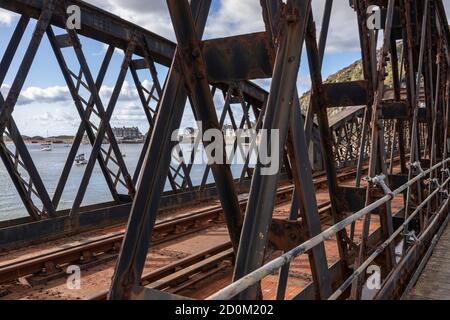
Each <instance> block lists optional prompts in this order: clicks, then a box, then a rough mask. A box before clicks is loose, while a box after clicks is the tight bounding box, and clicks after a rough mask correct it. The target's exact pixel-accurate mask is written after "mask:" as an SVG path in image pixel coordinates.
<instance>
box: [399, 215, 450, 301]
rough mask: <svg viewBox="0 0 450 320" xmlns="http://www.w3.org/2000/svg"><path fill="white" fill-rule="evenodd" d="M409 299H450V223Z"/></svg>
mask: <svg viewBox="0 0 450 320" xmlns="http://www.w3.org/2000/svg"><path fill="white" fill-rule="evenodd" d="M407 299H408V300H450V224H448V225H447V227H446V228H445V230H444V232H443V234H442V236H441V238H440V239H439V241H438V243H437V244H436V247H435V248H434V251H433V253H432V256H431V257H430V259H429V261H428V263H427V265H426V266H425V269H424V270H423V272H422V274H421V275H420V277H419V279H418V281H417V283H416V285H415V286H414V287H413V288H412V289H411V291H410V292H409V294H408V296H407Z"/></svg>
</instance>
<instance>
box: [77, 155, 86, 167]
mask: <svg viewBox="0 0 450 320" xmlns="http://www.w3.org/2000/svg"><path fill="white" fill-rule="evenodd" d="M87 163H88V161H87V160H86V158H85V156H84V154H79V155H78V156H76V158H75V165H76V166H85V165H87Z"/></svg>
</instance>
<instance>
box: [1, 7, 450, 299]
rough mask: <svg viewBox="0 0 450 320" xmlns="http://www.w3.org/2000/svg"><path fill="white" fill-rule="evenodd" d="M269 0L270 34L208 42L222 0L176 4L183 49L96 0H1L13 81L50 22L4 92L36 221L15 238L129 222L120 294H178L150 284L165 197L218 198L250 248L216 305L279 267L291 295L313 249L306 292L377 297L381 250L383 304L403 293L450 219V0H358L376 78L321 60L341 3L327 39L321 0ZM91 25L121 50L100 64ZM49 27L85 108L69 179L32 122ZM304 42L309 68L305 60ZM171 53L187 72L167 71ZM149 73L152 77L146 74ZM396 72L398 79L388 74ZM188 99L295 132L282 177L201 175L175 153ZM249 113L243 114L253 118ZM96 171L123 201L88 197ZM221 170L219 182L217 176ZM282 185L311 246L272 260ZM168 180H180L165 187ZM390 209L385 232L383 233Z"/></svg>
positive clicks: (210, 114)
mask: <svg viewBox="0 0 450 320" xmlns="http://www.w3.org/2000/svg"><path fill="white" fill-rule="evenodd" d="M255 1H257V0H255ZM260 2H261V11H262V15H263V18H264V23H265V30H262V31H261V32H257V33H253V34H245V35H236V36H231V37H227V38H221V39H211V40H207V41H203V40H202V39H203V33H204V30H205V26H206V22H207V20H208V16H209V12H210V7H211V0H191V1H190V2H189V1H188V0H167V5H168V9H169V13H170V16H171V19H172V23H173V26H174V30H175V35H176V39H177V44H174V43H173V42H171V41H169V40H167V39H165V38H163V37H160V36H158V35H156V34H154V33H152V32H150V31H148V30H145V29H143V28H141V27H138V26H136V25H134V24H132V23H130V22H127V21H125V20H123V19H121V18H119V17H117V16H114V15H111V14H110V13H108V12H105V11H103V10H101V9H99V8H96V7H94V6H92V5H89V4H86V3H84V2H82V1H79V0H64V1H56V0H15V1H11V0H0V7H1V8H3V9H6V10H9V11H12V12H15V13H18V14H20V16H21V17H20V19H19V21H18V23H17V26H16V28H15V30H14V33H13V35H12V36H11V39H10V41H9V43H7V44H5V53H4V55H3V57H2V59H1V61H0V85H2V84H3V83H4V81H5V78H6V75H7V74H8V72H11V71H10V67H11V64H12V61H13V59H14V58H15V57H16V54H17V52H18V48H19V46H20V45H23V42H24V34H25V31H26V30H27V28H28V27H29V24H30V21H31V20H36V25H35V26H34V30H33V33H32V35H31V38H30V39H29V41H27V43H26V50H25V53H24V55H23V57H22V58H21V62H20V64H19V68H18V70H17V72H16V74H15V75H14V76H13V79H14V80H13V82H12V84H11V87H10V89H9V92H8V94H7V95H6V96H5V97H4V96H2V95H1V94H0V156H1V159H2V162H3V164H4V167H5V169H6V170H7V172H8V174H9V176H10V178H11V180H12V182H13V184H14V186H15V188H16V191H17V193H18V195H19V196H20V198H21V200H22V202H23V204H24V206H25V209H26V211H27V213H28V215H29V217H28V218H24V219H19V220H12V221H7V222H3V223H0V245H1V247H2V248H13V247H17V246H20V245H25V244H27V243H31V242H33V241H37V240H40V239H46V238H52V237H57V236H61V235H64V234H68V233H74V232H80V231H82V230H86V229H92V228H95V227H100V226H105V225H108V224H113V223H118V222H125V221H127V220H128V226H127V232H126V234H125V236H124V240H123V244H122V249H121V253H120V256H119V259H118V262H117V266H116V270H115V274H114V277H113V282H112V286H111V290H110V292H109V298H110V299H157V298H161V297H162V298H177V297H174V296H170V295H168V294H162V293H161V292H157V291H155V290H150V289H148V288H145V287H142V286H141V285H140V281H141V276H142V273H143V268H144V264H145V261H146V258H147V253H148V250H149V244H150V240H151V238H152V232H153V229H154V226H155V222H156V218H157V215H158V212H159V210H160V208H161V207H163V206H173V205H177V204H178V205H180V204H185V203H187V202H192V201H196V200H200V199H206V198H211V197H218V198H219V199H220V202H221V205H222V209H223V213H224V216H225V221H226V225H227V228H228V232H229V236H230V240H231V244H232V247H233V250H234V256H235V259H234V277H233V284H230V286H229V287H227V288H224V289H223V290H221V291H220V292H218V293H217V294H215V295H213V296H212V297H210V298H211V299H233V298H237V299H257V298H262V290H261V280H262V279H263V278H264V277H265V276H267V275H269V274H271V273H278V274H279V281H278V288H277V298H278V299H284V297H285V294H286V288H287V285H288V280H289V270H290V266H289V264H290V262H291V261H292V260H293V259H294V258H295V257H297V256H299V255H301V254H307V255H308V257H309V262H310V268H311V274H312V278H313V282H312V284H311V285H310V286H308V287H307V288H306V289H304V290H303V291H301V292H299V293H298V295H297V298H298V299H338V298H341V299H343V298H351V299H361V298H362V295H363V285H364V283H365V281H366V272H365V271H366V269H367V268H368V267H369V266H370V264H371V263H373V262H374V261H375V262H376V263H377V265H380V266H381V269H382V288H381V290H379V291H378V292H377V294H376V296H375V298H396V297H399V296H400V295H401V294H402V290H403V289H404V288H405V286H406V285H407V281H408V279H409V277H410V276H411V274H412V273H413V272H414V270H415V268H416V266H417V264H418V262H419V260H420V258H421V257H422V255H423V254H424V252H425V251H426V249H427V247H428V244H429V243H430V241H431V239H432V238H433V236H434V235H435V234H436V233H437V231H438V229H439V228H440V226H441V224H442V223H443V221H445V220H446V218H447V216H448V207H449V206H448V205H449V201H450V199H449V194H448V183H449V179H450V171H449V169H448V167H449V166H448V162H449V161H450V160H449V154H448V151H449V150H448V147H449V144H448V143H449V130H448V129H449V120H450V109H449V107H450V105H449V99H448V98H449V90H450V69H449V65H450V30H449V27H448V21H447V16H446V13H445V9H444V6H443V3H442V0H424V1H419V0H379V1H369V0H351V1H350V5H351V7H352V8H353V10H354V13H355V16H356V17H357V20H358V25H357V26H355V27H357V28H358V30H359V39H360V45H361V56H362V69H363V74H362V75H361V79H360V80H357V81H348V82H341V83H326V82H325V81H324V79H323V78H322V72H321V69H322V63H323V60H324V59H326V56H325V50H326V43H327V37H328V30H329V28H330V26H331V21H332V20H333V18H334V17H333V15H332V8H333V0H327V1H326V2H325V8H324V13H323V17H322V25H321V28H320V30H321V32H320V34H319V35H318V34H317V31H316V23H315V21H316V20H315V18H316V17H314V16H313V12H312V8H311V2H312V1H311V0H287V1H286V3H284V2H283V1H281V0H280V1H278V0H261V1H260ZM70 5H78V6H79V7H80V8H81V12H82V17H83V18H82V26H81V29H80V30H74V29H68V28H67V27H66V21H67V19H68V14H67V11H66V8H67V7H68V6H70ZM334 5H343V4H342V3H336V4H334ZM345 5H348V4H347V3H346V4H345ZM370 5H377V6H379V7H380V8H381V12H382V18H383V19H382V25H383V26H382V28H381V29H380V30H377V29H374V30H371V29H368V24H367V23H366V22H367V19H368V12H367V8H368V7H369V6H370ZM83 37H87V38H89V39H92V40H95V41H98V42H100V43H103V44H106V45H107V50H106V53H105V55H104V58H103V61H102V64H101V67H100V69H99V71H98V73H97V74H96V75H94V73H93V71H92V69H91V67H90V66H89V64H88V61H87V59H86V52H85V49H84V47H83V45H82V44H83V39H82V38H83ZM44 39H46V41H47V40H48V42H49V44H50V46H51V48H52V51H53V53H54V56H55V58H56V60H57V62H58V65H57V66H55V67H56V68H58V70H59V71H60V72H61V74H62V76H63V78H64V80H65V82H66V85H67V87H68V89H69V91H70V95H71V98H72V100H73V105H74V107H75V110H76V111H77V112H78V115H79V118H80V126H79V129H78V131H77V134H76V136H75V140H74V143H73V145H72V147H71V150H70V152H69V156H68V158H67V160H66V163H65V166H64V170H63V172H62V174H61V176H60V179H59V182H58V184H57V187H56V188H55V190H51V191H49V190H48V189H46V187H45V185H44V183H43V177H41V175H40V173H39V171H38V169H37V167H36V165H35V164H34V162H33V159H32V157H31V155H30V153H29V151H28V149H27V147H26V145H25V142H24V140H23V138H22V136H21V134H20V131H19V129H18V127H17V125H16V123H15V120H14V109H15V107H16V104H17V102H18V99H19V96H20V93H21V91H22V90H23V87H24V85H25V81H26V79H27V76H28V75H29V73H30V69H31V67H32V66H33V63H34V60H35V57H36V55H37V54H38V49H39V47H40V45H41V43H42V42H43V41H44ZM379 39H381V40H379ZM117 49H119V50H121V51H123V53H124V54H123V56H122V63H121V64H119V65H114V64H113V63H111V61H112V57H113V54H114V51H115V50H117ZM304 49H305V51H306V53H307V58H308V61H307V62H305V61H301V56H302V51H303V50H304ZM69 50H70V51H71V53H70V54H72V55H73V56H74V57H76V61H77V63H78V65H77V67H76V69H75V70H74V69H71V68H70V67H69V63H68V58H67V57H68V51H69ZM301 63H308V64H309V72H310V78H311V91H310V99H308V105H306V106H301V105H300V99H299V95H298V92H297V87H296V83H297V77H298V73H299V67H300V65H301ZM158 65H159V66H165V67H168V68H169V71H168V74H167V77H166V79H165V81H164V82H161V81H160V79H161V78H160V77H159V76H160V75H158V68H157V66H158ZM110 69H114V70H115V71H116V72H117V80H116V83H115V85H114V87H113V91H112V94H111V96H110V97H109V100H108V101H104V100H103V98H102V96H101V95H100V88H101V87H102V85H103V83H104V80H105V75H106V73H107V72H108V70H110ZM142 71H146V72H147V73H146V74H147V75H146V79H143V78H142V74H143V73H142ZM388 73H391V74H392V83H388V82H387V81H386V77H387V75H388ZM128 74H131V76H132V79H133V82H134V85H135V90H136V92H137V95H138V97H139V100H140V102H141V104H142V109H143V112H144V113H145V116H146V119H147V120H148V124H149V127H150V131H149V133H148V135H147V136H146V140H145V143H144V147H143V150H142V153H141V155H140V158H139V161H138V165H137V168H136V170H135V171H134V172H130V170H129V169H128V168H127V165H126V163H125V161H124V159H123V155H122V153H121V151H120V149H119V145H118V142H117V140H116V138H115V136H114V133H113V130H112V128H111V119H112V116H113V114H114V111H115V108H116V105H117V103H118V101H119V99H120V95H121V90H122V87H123V85H124V82H125V78H126V77H127V75H128ZM255 79H271V80H272V81H271V87H270V91H269V92H266V91H265V90H264V89H262V88H260V87H259V86H257V85H255V84H254V83H253V82H252V80H255ZM145 80H150V82H151V83H152V87H151V88H148V87H145V86H144V84H143V83H144V81H145ZM81 92H88V96H87V97H86V95H84V96H83V94H82V93H81ZM216 95H221V96H222V98H223V101H224V105H217V99H214V97H215V96H216ZM188 101H189V103H188ZM187 106H191V107H192V109H193V114H194V115H195V118H196V120H197V121H200V122H201V123H202V124H203V127H204V128H203V129H205V130H207V129H219V130H223V129H224V125H225V119H226V118H229V119H231V123H232V127H233V129H235V130H236V129H239V128H245V127H246V126H251V123H252V121H254V122H255V123H256V128H257V129H258V130H261V129H265V130H270V129H278V130H279V133H280V141H281V144H280V149H279V150H276V151H279V154H280V155H281V156H280V158H281V159H280V162H281V163H283V166H282V167H281V169H280V172H279V174H278V175H262V174H261V170H262V169H263V168H264V165H263V164H261V163H258V164H257V165H256V167H255V168H251V167H250V166H249V163H248V160H247V162H246V164H245V165H244V166H243V169H242V173H241V174H240V176H239V177H236V176H233V175H232V172H231V168H230V166H229V165H219V164H213V165H211V166H207V167H206V168H205V170H204V173H203V176H202V179H201V182H200V183H194V182H193V177H192V165H188V164H185V163H183V162H181V163H178V164H174V162H173V159H172V148H173V147H174V142H172V141H171V135H172V132H174V131H175V130H177V129H179V127H180V125H181V122H182V118H183V114H184V111H185V108H186V107H187ZM302 107H303V109H306V110H307V112H305V114H302V111H301V110H302ZM219 108H220V109H221V110H222V112H221V113H219V114H218V112H217V109H219ZM233 108H239V109H240V111H241V112H240V113H239V114H240V115H241V116H240V118H237V117H236V113H234V112H233ZM335 108H338V109H337V111H336V109H335ZM331 109H334V111H333V112H330V111H331ZM85 136H86V137H87V139H88V141H89V143H90V144H91V145H92V153H91V156H90V158H89V160H88V164H87V166H86V169H85V171H84V175H83V177H82V180H81V183H80V185H79V188H78V191H77V194H76V196H75V198H74V199H73V202H72V207H71V208H70V209H69V210H62V209H60V202H61V197H62V194H63V192H64V190H65V188H66V186H67V181H68V178H69V175H70V173H71V169H72V167H73V163H74V160H75V157H76V155H77V153H78V150H79V148H80V145H81V143H82V140H83V137H85ZM6 137H7V138H9V140H11V141H12V142H13V144H14V152H13V151H11V149H10V148H8V147H7V145H6V141H5V138H6ZM105 140H107V141H109V144H108V145H107V147H105V144H104V141H105ZM195 143H196V144H204V145H205V146H207V145H208V143H210V142H208V141H200V140H198V141H195ZM310 146H312V147H311V148H310ZM234 148H237V146H236V145H234ZM311 150H312V151H311ZM272 152H275V150H272ZM396 164H399V165H398V166H396ZM96 165H98V166H99V168H100V170H101V173H102V175H103V177H104V179H105V181H106V185H107V188H108V191H109V193H110V194H111V197H112V199H113V202H111V203H99V204H96V205H93V206H83V205H82V204H83V200H84V198H85V195H86V192H87V189H88V186H89V184H90V181H91V177H92V174H93V171H94V168H95V166H96ZM351 166H354V167H356V168H357V170H356V180H355V185H354V186H348V185H346V186H343V185H341V184H340V183H339V179H338V174H337V169H340V168H344V167H351ZM366 166H368V174H367V177H366V175H364V172H365V171H364V170H363V169H364V167H366ZM321 170H323V171H324V172H325V173H326V177H327V186H328V194H329V198H330V203H331V209H330V214H331V217H332V220H333V222H334V225H333V226H332V227H331V228H330V229H327V230H325V231H323V230H322V226H321V220H320V216H319V210H318V203H317V200H316V197H315V187H314V183H313V171H321ZM210 173H211V174H212V176H213V178H214V183H213V184H210V183H208V177H209V176H210ZM281 179H284V180H289V181H291V183H292V184H293V185H294V191H293V193H292V198H293V201H292V208H291V212H290V216H289V221H290V222H291V223H292V222H293V221H295V222H297V223H298V224H299V225H300V226H301V228H300V229H301V236H300V237H299V239H307V240H306V241H302V242H299V243H296V247H295V248H293V247H292V246H287V245H286V247H285V248H282V249H283V251H284V252H285V254H284V255H282V256H281V257H279V258H277V259H275V260H273V261H270V262H269V261H267V255H266V253H267V248H268V246H269V244H268V235H269V229H270V228H271V226H272V224H273V222H274V221H273V211H274V206H275V198H276V193H277V187H278V183H279V182H280V180H281ZM167 182H168V183H169V185H170V187H171V191H170V192H164V189H165V186H166V183H167ZM0 183H1V182H0ZM123 190H126V191H125V192H124V191H123ZM243 192H249V199H248V204H247V208H246V210H245V212H243V211H242V210H241V207H240V204H239V201H238V195H239V194H240V193H243ZM399 198H400V202H402V204H403V206H402V209H401V210H400V211H398V212H394V211H393V207H392V203H393V202H394V200H398V199H399ZM374 215H376V216H377V217H379V226H378V229H377V231H376V232H375V233H371V230H372V229H373V225H374V221H373V219H371V217H372V216H374ZM359 219H363V231H362V237H361V239H357V238H356V237H355V225H356V223H357V221H358V220H359ZM286 237H288V232H287V233H286ZM332 237H333V239H334V241H335V243H336V246H337V248H338V253H339V261H338V262H337V263H336V264H334V265H333V266H331V268H330V267H329V266H328V262H327V251H326V249H325V245H324V241H325V240H326V239H330V238H332ZM286 242H288V241H286ZM398 247H401V253H400V254H398V252H397V253H396V248H398ZM266 263H267V264H266Z"/></svg>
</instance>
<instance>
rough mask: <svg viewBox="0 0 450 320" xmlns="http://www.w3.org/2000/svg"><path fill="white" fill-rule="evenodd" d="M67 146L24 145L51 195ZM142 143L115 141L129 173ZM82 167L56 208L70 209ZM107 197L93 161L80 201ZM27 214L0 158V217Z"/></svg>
mask: <svg viewBox="0 0 450 320" xmlns="http://www.w3.org/2000/svg"><path fill="white" fill-rule="evenodd" d="M70 147H71V146H68V145H53V147H52V151H51V152H44V151H41V149H42V146H41V145H40V144H29V145H27V148H28V150H29V151H30V154H31V157H32V158H33V161H34V163H35V165H36V167H37V169H38V171H39V174H40V176H41V178H42V180H43V182H44V185H45V187H46V189H47V191H48V192H49V193H50V197H52V196H53V194H54V191H55V189H56V186H57V184H58V181H59V178H60V176H61V173H62V170H63V168H64V165H65V162H66V159H67V156H68V154H69V151H70ZM103 147H104V149H106V150H107V149H108V148H109V146H107V145H105V146H103ZM142 147H143V145H142V144H121V145H119V148H120V149H121V152H122V153H123V154H124V155H125V158H124V161H125V163H126V164H127V168H128V170H129V172H130V174H131V175H133V174H134V171H135V169H136V166H137V162H138V160H139V156H140V153H141V151H142ZM8 148H9V149H10V150H11V151H13V152H14V145H12V144H11V145H8ZM91 150H92V147H91V146H90V145H83V146H81V147H80V149H79V152H78V153H79V154H81V153H84V154H85V155H86V159H89V156H90V154H91ZM111 167H114V166H111ZM242 168H243V165H232V172H233V175H234V176H235V178H238V177H240V174H241V172H242ZM85 169H86V166H75V165H74V166H73V167H72V170H71V174H70V176H69V179H68V181H67V183H66V187H65V189H64V193H63V196H62V199H61V202H60V205H59V207H58V210H63V209H70V208H71V207H72V203H73V199H74V198H75V196H76V193H77V191H78V188H79V186H80V183H81V179H82V177H83V174H84V171H85ZM204 170H205V165H199V164H196V165H194V166H193V168H192V173H191V179H192V182H193V184H194V185H199V184H200V183H201V181H202V178H203V172H204ZM114 171H115V170H114ZM213 181H214V179H213V177H212V174H211V173H210V175H209V178H208V183H211V182H213ZM166 190H170V185H169V184H167V185H166ZM119 192H121V193H126V191H125V188H124V187H123V186H121V185H119ZM108 201H112V197H111V195H110V194H109V190H108V187H107V185H106V182H105V178H104V176H103V173H102V171H101V170H100V167H99V166H98V163H97V164H96V166H95V169H94V172H93V174H92V177H91V180H90V183H89V187H88V189H87V192H86V195H85V197H84V201H83V203H82V205H83V206H85V205H91V204H95V203H102V202H108ZM36 203H39V202H36ZM39 206H40V205H39ZM39 206H38V207H39ZM27 216H28V213H27V212H26V210H25V207H24V206H23V204H22V200H21V199H20V197H19V195H18V193H17V191H16V188H15V187H14V184H13V183H12V181H11V179H10V177H9V175H8V173H7V172H6V169H5V167H4V165H3V162H2V161H1V160H0V221H5V220H10V219H16V218H21V217H27Z"/></svg>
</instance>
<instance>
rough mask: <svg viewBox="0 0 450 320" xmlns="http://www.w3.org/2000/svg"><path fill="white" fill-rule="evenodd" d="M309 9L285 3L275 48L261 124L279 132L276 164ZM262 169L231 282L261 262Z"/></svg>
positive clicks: (269, 193) (264, 221)
mask: <svg viewBox="0 0 450 320" xmlns="http://www.w3.org/2000/svg"><path fill="white" fill-rule="evenodd" d="M310 8H311V1H300V0H298V1H288V3H287V7H286V10H285V12H284V13H283V14H284V17H283V23H282V28H283V30H282V36H281V38H279V39H278V41H279V46H278V49H277V57H276V61H275V69H274V72H273V79H272V84H271V90H270V94H269V98H268V104H267V111H266V116H265V120H264V129H265V130H269V131H270V130H279V137H280V140H279V142H280V145H279V149H277V150H275V146H272V149H271V151H272V155H276V153H277V152H279V154H278V155H279V160H280V162H279V163H281V160H282V155H283V154H284V150H285V148H284V145H285V141H286V137H287V133H288V127H289V116H290V114H291V112H290V111H291V105H292V99H293V98H294V93H295V86H296V83H297V76H298V70H299V67H300V60H301V53H302V48H303V43H304V37H305V32H306V26H307V23H308V17H309V12H310ZM295 99H297V97H295ZM262 169H263V165H262V164H261V163H260V162H259V161H258V164H257V166H256V169H255V173H254V176H253V179H252V185H251V190H250V196H249V201H248V204H247V210H246V215H245V220H244V227H243V231H242V236H241V242H240V244H239V251H238V256H237V260H236V266H235V273H234V280H239V279H240V278H242V277H244V276H245V275H247V274H248V273H250V272H252V271H253V270H255V269H256V268H258V267H260V266H261V265H262V264H263V262H264V253H265V249H266V246H267V240H268V237H267V235H268V230H269V226H270V223H271V220H272V214H273V209H274V202H275V193H276V189H277V181H278V175H262V174H261V170H262ZM257 292H258V290H257V287H252V288H249V289H248V290H246V291H245V292H243V293H242V294H240V295H239V298H240V299H255V298H256V297H257Z"/></svg>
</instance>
